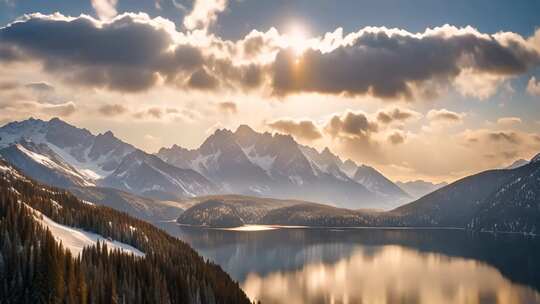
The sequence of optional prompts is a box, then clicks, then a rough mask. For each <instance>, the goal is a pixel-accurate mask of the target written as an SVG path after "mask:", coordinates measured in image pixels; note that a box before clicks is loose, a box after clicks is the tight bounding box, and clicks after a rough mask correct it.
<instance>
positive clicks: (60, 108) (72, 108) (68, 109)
mask: <svg viewBox="0 0 540 304" xmlns="http://www.w3.org/2000/svg"><path fill="white" fill-rule="evenodd" d="M41 111H43V112H44V113H47V114H50V115H53V116H62V117H67V116H70V115H72V114H73V113H75V112H76V111H77V106H76V105H75V103H73V102H72V101H70V102H66V103H63V104H42V106H41Z"/></svg>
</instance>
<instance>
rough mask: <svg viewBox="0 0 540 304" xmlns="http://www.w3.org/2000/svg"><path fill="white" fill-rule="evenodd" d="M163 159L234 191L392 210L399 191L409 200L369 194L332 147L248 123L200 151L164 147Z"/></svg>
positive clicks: (218, 133)
mask: <svg viewBox="0 0 540 304" xmlns="http://www.w3.org/2000/svg"><path fill="white" fill-rule="evenodd" d="M157 156H159V157H160V158H161V159H163V160H164V161H166V162H168V163H170V164H173V165H175V166H177V167H180V168H189V169H193V170H195V171H197V172H199V173H201V174H202V175H203V176H205V177H206V178H208V179H209V180H211V181H213V182H214V183H216V184H218V185H220V186H221V187H222V188H223V189H225V190H226V191H227V192H230V193H238V194H250V195H259V196H267V197H276V198H295V199H302V200H310V201H317V202H323V203H332V204H335V205H337V206H340V207H348V208H368V207H369V208H388V207H391V206H396V202H399V200H397V199H396V198H397V197H398V196H395V195H394V192H397V193H399V192H401V195H402V197H407V194H405V193H404V192H402V191H401V190H400V189H399V188H397V187H396V188H397V191H396V188H394V189H393V191H394V192H391V193H392V195H390V193H388V194H386V193H384V194H383V195H381V194H380V193H375V192H373V191H370V190H368V189H367V188H366V186H365V185H362V184H361V183H359V182H357V181H355V180H354V179H353V178H352V176H353V175H354V173H355V172H356V171H357V168H358V166H357V165H356V164H355V163H354V162H352V161H350V160H348V161H346V162H343V161H342V160H341V159H340V158H339V157H338V156H336V155H335V154H333V153H331V152H330V150H329V149H328V148H327V149H324V150H323V151H322V152H318V151H317V150H316V149H314V148H311V147H307V146H302V145H300V144H298V143H297V142H296V141H295V140H294V139H293V138H292V137H291V136H288V135H282V134H270V133H268V132H266V133H258V132H256V131H254V130H253V129H251V128H250V127H248V126H246V125H241V126H240V127H238V129H237V130H236V131H235V132H232V131H229V130H217V131H215V133H214V134H212V135H211V136H209V137H208V138H207V139H206V140H205V141H204V143H203V144H202V145H201V146H200V147H199V148H198V149H195V150H187V149H184V148H182V147H179V146H176V145H174V146H172V147H171V148H162V149H161V150H160V151H159V152H158V153H157ZM381 176H382V175H381ZM383 178H384V177H383ZM390 183H391V182H390ZM394 186H395V185H394ZM381 189H382V190H386V189H385V188H384V187H381ZM399 198H401V196H400V197H399Z"/></svg>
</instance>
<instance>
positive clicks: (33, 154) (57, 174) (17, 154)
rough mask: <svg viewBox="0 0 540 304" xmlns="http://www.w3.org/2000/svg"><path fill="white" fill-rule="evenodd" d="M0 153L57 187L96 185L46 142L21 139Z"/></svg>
mask: <svg viewBox="0 0 540 304" xmlns="http://www.w3.org/2000/svg"><path fill="white" fill-rule="evenodd" d="M0 155H2V157H3V158H4V159H5V160H6V161H8V162H10V163H11V164H13V165H15V166H16V167H17V168H19V169H20V170H22V171H23V172H24V173H25V174H27V175H29V176H31V177H33V178H35V179H36V180H39V181H41V182H43V183H48V184H51V185H54V186H57V187H64V188H66V187H70V186H94V181H93V180H91V179H89V178H88V177H87V176H85V175H83V174H81V173H80V172H78V171H77V169H76V168H74V167H73V166H71V165H70V164H68V163H67V162H65V161H64V160H63V159H62V158H61V157H60V156H59V155H57V154H56V153H55V152H54V151H52V150H51V149H49V147H48V146H47V145H46V144H35V143H33V142H27V141H21V142H19V143H17V144H14V145H11V146H8V147H7V148H3V149H0Z"/></svg>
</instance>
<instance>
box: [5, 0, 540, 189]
mask: <svg viewBox="0 0 540 304" xmlns="http://www.w3.org/2000/svg"><path fill="white" fill-rule="evenodd" d="M538 12H540V2H539V1H536V0H531V1H525V0H524V1H487V0H481V1H466V0H463V1H438V0H434V1H427V0H419V1H397V0H382V1H357V0H342V1H329V0H298V1H290V0H289V1H285V0H274V1H257V0H139V1H135V0H91V1H68V0H66V1H62V0H58V1H40V0H35V1H34V0H20V1H19V0H0V109H1V111H0V124H4V123H7V122H9V121H12V120H24V119H27V118H29V117H37V118H42V119H50V118H52V117H60V118H62V119H64V120H66V121H68V122H70V123H73V124H75V125H77V126H80V127H85V128H88V129H89V130H91V131H92V132H94V133H100V132H105V131H108V130H111V131H113V133H114V134H115V135H116V136H117V137H119V138H121V139H123V140H125V141H127V142H129V143H131V144H134V145H135V146H137V147H139V148H142V149H144V150H146V151H148V152H156V151H157V150H159V148H161V147H164V146H165V147H168V146H171V145H173V144H178V145H180V146H184V147H186V148H197V147H198V146H199V145H200V144H201V143H202V142H203V141H204V139H205V138H206V137H208V136H209V135H210V134H212V133H213V132H214V131H215V130H216V129H218V128H228V129H232V130H234V129H236V128H237V127H238V126H239V125H240V124H248V125H250V126H251V127H252V128H254V129H255V130H258V131H261V132H262V131H269V132H280V133H286V134H290V135H291V136H293V137H294V138H295V139H296V140H297V141H299V142H300V143H302V144H307V145H311V146H314V147H316V148H318V149H323V148H324V147H329V148H330V150H331V151H332V152H334V153H336V154H338V155H339V156H340V157H341V158H342V159H348V158H350V159H352V160H354V161H356V162H357V163H359V164H368V165H371V166H374V167H375V168H377V169H378V170H379V171H381V172H383V173H384V174H385V175H387V176H388V177H390V178H391V179H393V180H401V181H407V180H415V179H424V180H429V181H434V182H439V181H453V180H456V179H458V178H461V177H463V176H466V175H469V174H473V173H476V172H480V171H482V170H486V169H492V168H501V167H505V166H507V165H509V164H511V163H512V162H514V161H515V160H517V159H520V158H525V159H529V158H531V157H532V156H534V155H535V154H537V153H538V152H540V132H539V130H540V29H539V26H540V18H539V14H538Z"/></svg>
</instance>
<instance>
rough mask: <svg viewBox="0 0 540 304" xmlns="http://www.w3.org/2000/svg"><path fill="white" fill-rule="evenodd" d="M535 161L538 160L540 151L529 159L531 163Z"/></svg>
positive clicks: (539, 160) (539, 159)
mask: <svg viewBox="0 0 540 304" xmlns="http://www.w3.org/2000/svg"><path fill="white" fill-rule="evenodd" d="M536 162H540V153H538V154H536V156H534V157H533V158H532V159H531V163H536Z"/></svg>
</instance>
